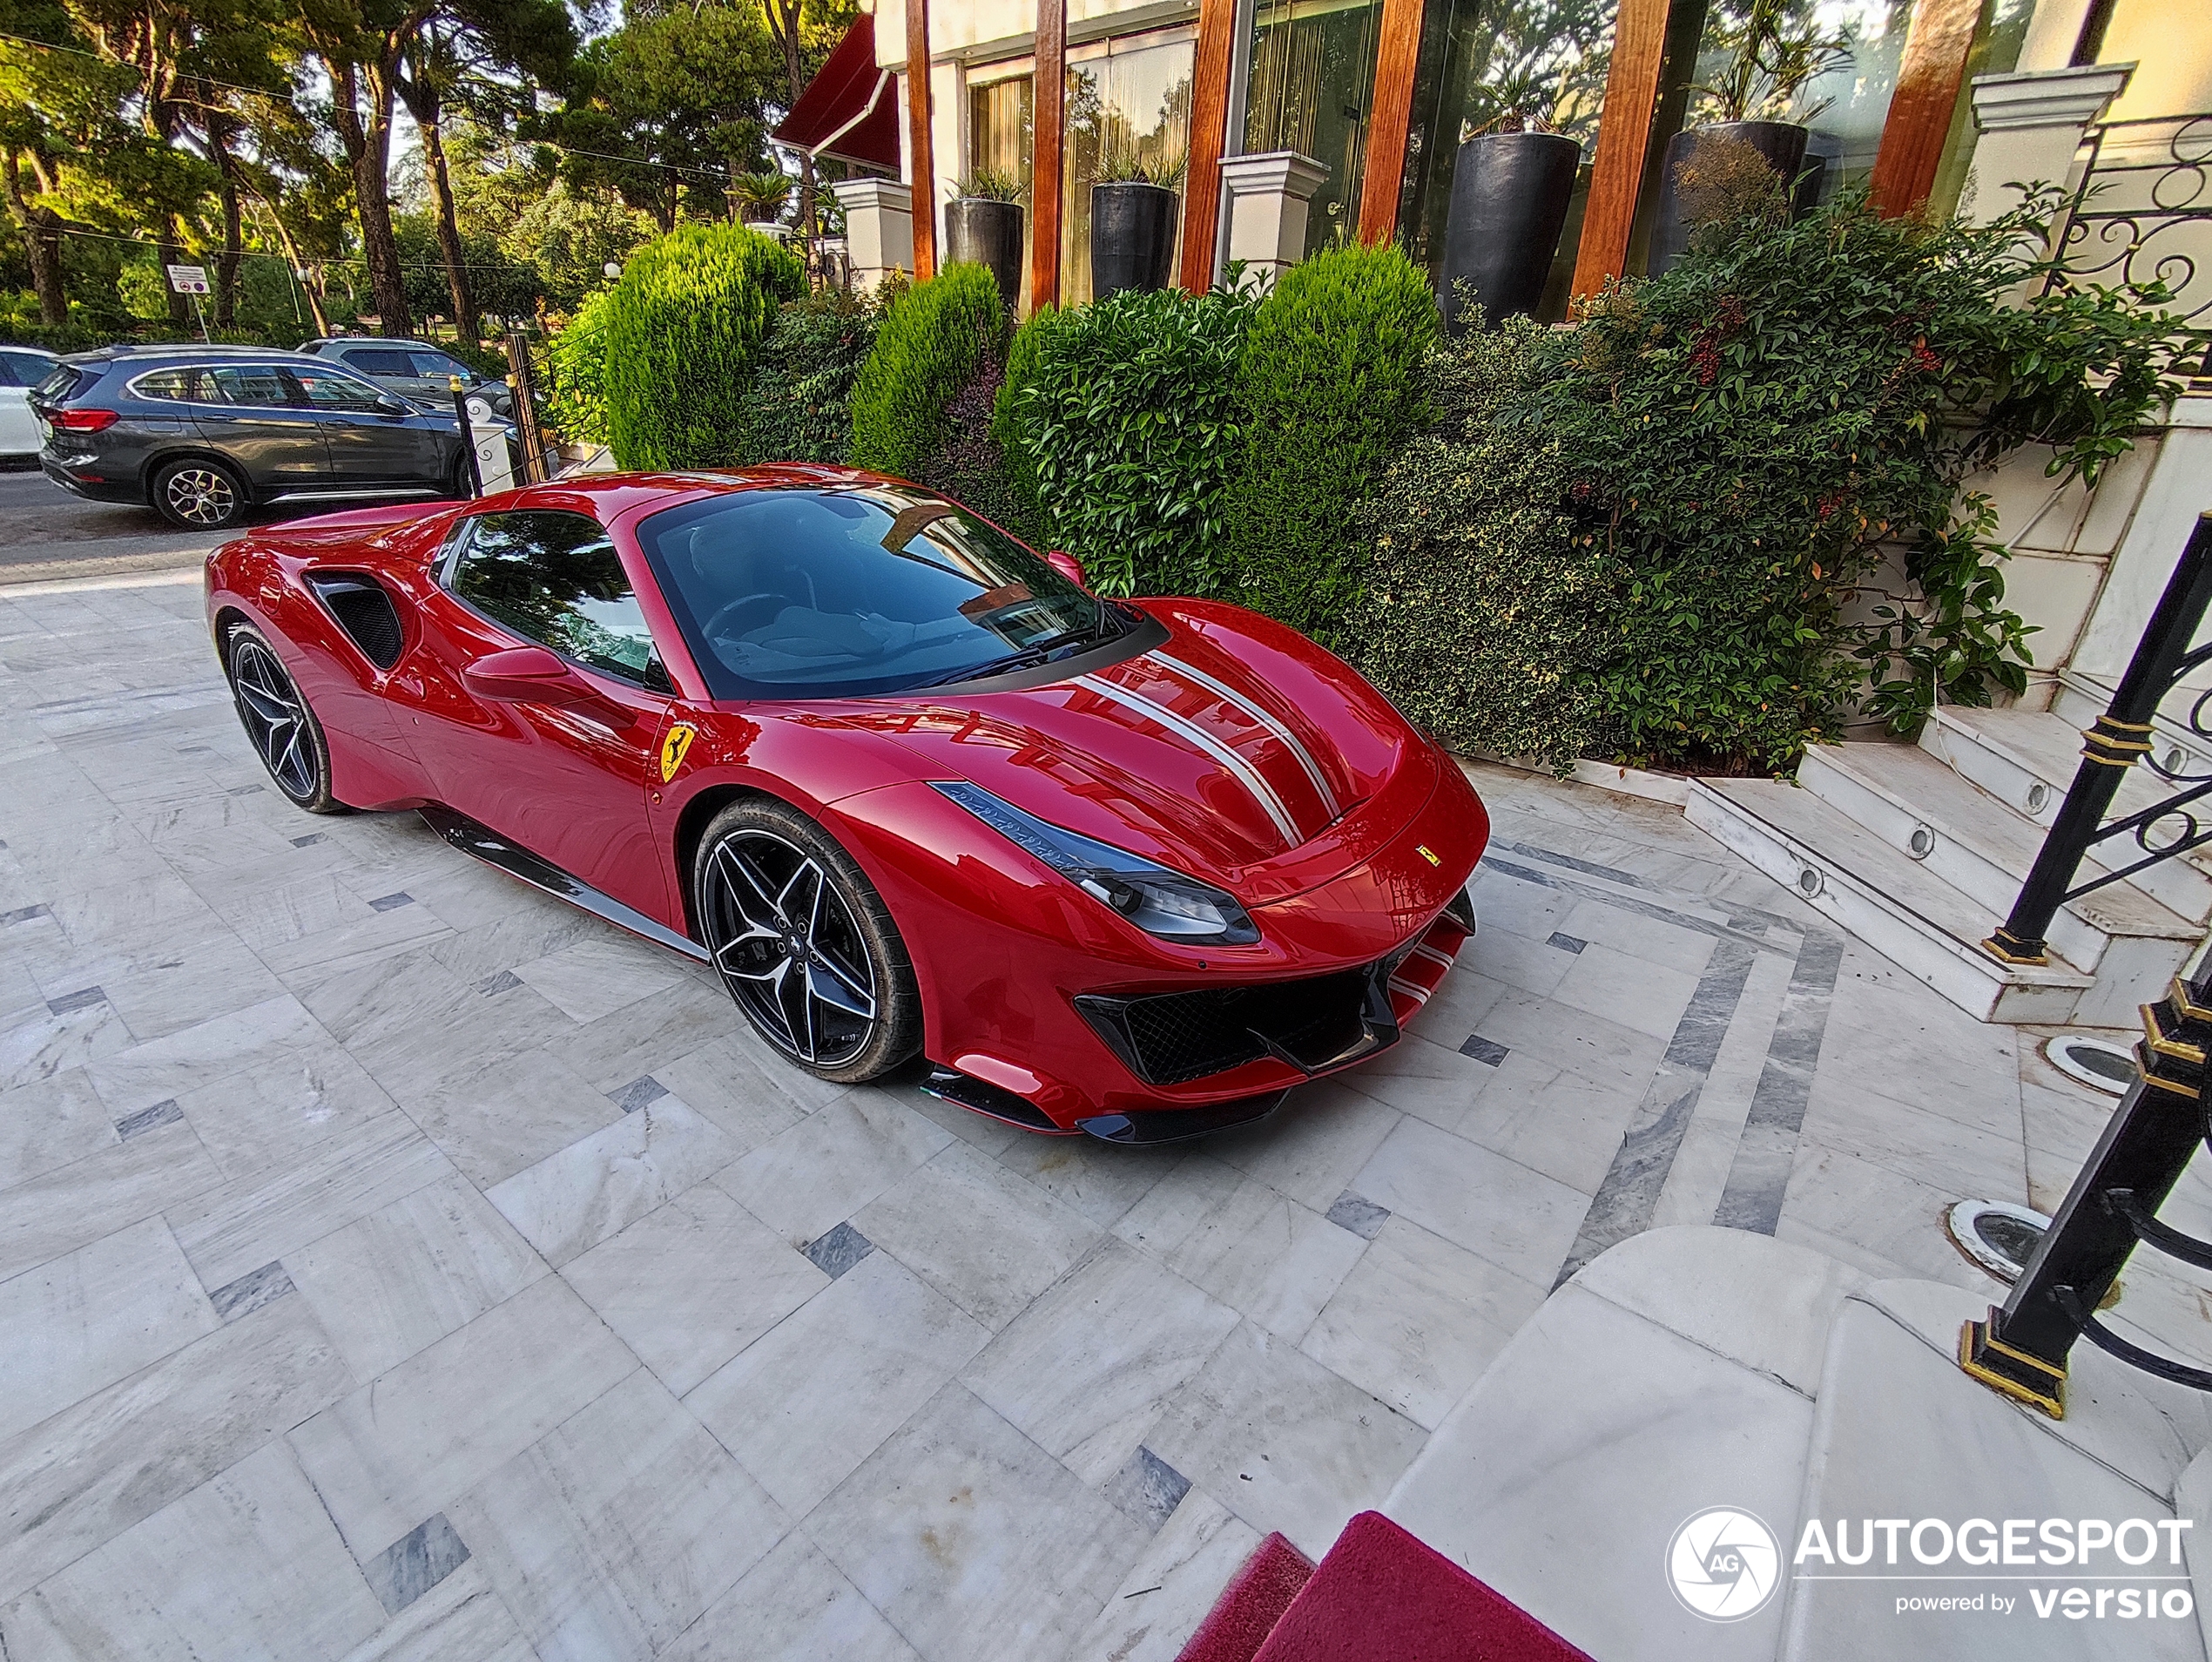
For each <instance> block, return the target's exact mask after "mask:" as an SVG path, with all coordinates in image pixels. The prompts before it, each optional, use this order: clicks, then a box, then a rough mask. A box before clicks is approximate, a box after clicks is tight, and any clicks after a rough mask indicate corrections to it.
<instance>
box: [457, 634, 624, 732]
mask: <svg viewBox="0 0 2212 1662" xmlns="http://www.w3.org/2000/svg"><path fill="white" fill-rule="evenodd" d="M461 682H462V686H465V687H467V688H468V689H469V692H473V693H474V694H475V696H476V697H478V698H480V699H491V700H492V701H494V702H496V703H500V704H551V705H557V706H561V707H562V708H564V709H571V710H583V711H585V712H586V713H590V714H591V715H594V716H597V717H598V718H599V719H600V720H604V721H610V722H613V723H615V724H616V725H618V726H629V725H630V713H629V712H628V711H627V710H624V708H623V707H622V706H620V705H618V704H616V703H615V702H614V701H613V700H612V699H608V698H606V697H604V695H602V694H601V693H600V692H599V691H598V690H597V688H595V687H594V686H592V685H591V683H590V682H589V681H587V680H585V679H583V677H582V676H581V675H578V674H577V672H576V671H575V670H574V669H573V668H571V667H570V665H567V664H565V663H563V661H562V660H561V659H559V658H558V657H556V655H555V654H554V653H552V652H548V651H546V649H545V648H544V647H543V646H515V647H510V648H509V649H508V650H507V651H506V652H492V653H489V654H488V655H487V656H485V657H482V658H480V659H477V660H476V661H475V663H473V664H471V665H469V666H468V667H467V668H465V669H463V670H462V672H461Z"/></svg>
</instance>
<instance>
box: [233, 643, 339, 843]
mask: <svg viewBox="0 0 2212 1662" xmlns="http://www.w3.org/2000/svg"><path fill="white" fill-rule="evenodd" d="M223 672H224V673H225V675H226V676H227V677H228V678H229V680H230V684H231V699H232V702H233V703H234V704H236V705H237V706H238V719H239V725H240V726H243V727H244V728H245V729H246V742H247V743H248V744H250V745H252V746H253V753H254V754H255V755H256V756H258V757H260V759H261V766H262V767H266V768H267V769H268V772H269V778H270V780H272V781H273V783H274V784H275V786H276V787H277V789H279V790H280V791H282V792H283V793H284V794H285V799H286V800H287V801H289V802H290V803H291V804H292V805H293V807H301V808H305V809H307V812H308V813H310V814H350V813H352V812H353V810H352V809H351V808H349V807H347V806H346V805H345V804H344V803H343V802H341V801H339V800H338V799H337V798H336V797H334V796H333V795H332V794H330V746H329V743H328V742H327V740H325V739H324V738H323V734H322V723H321V722H320V721H318V720H315V713H314V710H313V709H312V708H310V707H309V706H308V704H307V699H306V698H305V697H304V696H303V695H302V694H301V692H300V689H299V687H298V686H294V685H293V679H292V676H291V674H290V672H288V671H287V670H286V668H285V667H284V660H283V659H280V658H279V657H278V656H277V654H276V648H274V647H273V646H272V645H269V641H268V637H267V636H266V635H264V634H263V633H262V632H260V630H258V629H256V628H255V627H254V626H253V625H252V624H246V623H241V624H233V625H231V631H230V633H229V634H228V635H227V636H226V637H225V638H224V642H223Z"/></svg>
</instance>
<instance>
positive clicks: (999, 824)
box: [932, 780, 1259, 946]
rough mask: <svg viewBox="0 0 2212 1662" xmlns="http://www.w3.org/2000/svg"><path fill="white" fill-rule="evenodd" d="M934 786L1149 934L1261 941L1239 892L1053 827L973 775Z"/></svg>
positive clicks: (1192, 940) (1219, 942)
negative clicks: (1226, 890)
mask: <svg viewBox="0 0 2212 1662" xmlns="http://www.w3.org/2000/svg"><path fill="white" fill-rule="evenodd" d="M932 786H933V788H934V789H935V790H937V791H939V792H941V794H944V795H946V796H948V797H949V798H951V799H952V800H953V801H955V802H957V803H959V804H960V805H961V807H964V808H966V809H967V810H968V812H969V813H970V814H974V816H975V817H976V818H977V819H979V820H981V821H983V823H984V824H985V825H988V826H989V827H990V828H991V829H992V830H994V831H995V832H997V833H998V834H1000V835H1001V836H1002V837H1004V838H1005V839H1006V840H1007V841H1008V842H1011V843H1013V844H1014V845H1015V847H1016V848H1021V849H1022V850H1023V851H1024V852H1026V853H1028V854H1033V855H1035V856H1036V857H1037V858H1038V859H1040V860H1042V861H1044V863H1045V864H1046V865H1048V866H1049V867H1051V868H1053V869H1054V870H1055V871H1056V872H1058V873H1059V874H1060V875H1062V876H1063V877H1065V878H1066V879H1067V880H1068V881H1069V882H1071V883H1073V884H1075V886H1076V888H1080V889H1082V891H1083V893H1084V894H1086V895H1089V896H1090V897H1091V898H1092V899H1093V900H1095V901H1097V902H1100V903H1101V904H1102V905H1105V906H1110V907H1111V908H1113V909H1114V910H1116V912H1119V913H1120V914H1121V915H1123V917H1125V918H1127V919H1128V920H1129V921H1130V922H1132V923H1134V924H1136V927H1137V928H1138V929H1143V931H1144V932H1145V933H1146V934H1147V935H1157V936H1159V937H1160V938H1161V939H1162V940H1163V941H1176V942H1182V943H1184V944H1185V945H1190V946H1250V945H1251V943H1252V942H1255V941H1257V940H1258V939H1259V929H1258V926H1257V925H1256V924H1254V923H1253V922H1252V920H1251V915H1250V914H1248V913H1247V912H1246V911H1245V910H1244V907H1243V906H1241V905H1239V904H1238V901H1237V897H1236V896H1235V895H1231V894H1226V893H1224V891H1223V890H1221V889H1218V888H1215V887H1214V886H1213V885H1212V884H1211V883H1202V882H1199V881H1198V880H1197V878H1195V877H1186V876H1184V875H1183V874H1182V873H1181V872H1179V871H1170V870H1169V869H1168V868H1166V867H1165V866H1158V865H1155V864H1153V863H1152V861H1149V860H1144V859H1140V858H1139V857H1138V856H1137V855H1133V854H1130V853H1128V852H1127V851H1126V850H1124V849H1121V848H1115V847H1113V846H1112V845H1111V844H1110V843H1104V842H1094V841H1092V840H1091V839H1090V838H1089V837H1085V836H1078V835H1077V834H1076V833H1074V832H1073V831H1063V830H1062V829H1061V828H1060V827H1058V826H1056V825H1048V824H1046V823H1045V822H1044V821H1042V820H1040V819H1038V818H1037V817H1036V816H1035V814H1024V813H1023V812H1022V810H1021V809H1020V808H1018V807H1015V806H1014V805H1013V804H1012V803H1011V802H1006V801H1001V800H1000V799H999V798H997V797H995V796H994V795H992V794H990V792H988V791H987V790H985V789H984V788H983V787H981V786H980V785H971V784H969V783H968V781H967V780H950V781H946V780H933V781H932Z"/></svg>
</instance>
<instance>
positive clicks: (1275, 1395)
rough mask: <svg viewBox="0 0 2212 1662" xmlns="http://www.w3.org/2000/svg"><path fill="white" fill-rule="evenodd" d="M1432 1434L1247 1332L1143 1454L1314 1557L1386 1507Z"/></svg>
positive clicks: (1163, 1420)
mask: <svg viewBox="0 0 2212 1662" xmlns="http://www.w3.org/2000/svg"><path fill="white" fill-rule="evenodd" d="M1426 1435H1427V1434H1426V1432H1424V1431H1423V1430H1422V1429H1421V1428H1420V1426H1418V1425H1416V1424H1414V1423H1413V1421H1411V1420H1409V1419H1407V1418H1406V1417H1405V1416H1404V1415H1401V1414H1399V1412H1398V1411H1397V1410H1396V1409H1393V1408H1392V1407H1390V1406H1389V1404H1387V1403H1386V1402H1379V1401H1377V1400H1376V1399H1375V1398H1374V1397H1372V1396H1371V1395H1368V1394H1367V1393H1366V1392H1365V1391H1363V1390H1361V1389H1359V1388H1358V1387H1357V1386H1354V1385H1351V1384H1348V1383H1346V1382H1345V1381H1344V1380H1343V1379H1341V1378H1339V1376H1338V1375H1335V1374H1333V1373H1332V1372H1330V1371H1329V1370H1328V1369H1327V1368H1324V1367H1323V1366H1322V1365H1321V1364H1320V1363H1319V1362H1317V1361H1314V1360H1313V1359H1312V1357H1311V1356H1308V1355H1305V1354H1304V1353H1303V1352H1301V1351H1299V1350H1298V1349H1297V1348H1295V1347H1293V1346H1292V1345H1291V1344H1290V1343H1289V1342H1288V1341H1285V1340H1281V1339H1277V1338H1274V1337H1272V1336H1271V1335H1270V1334H1265V1333H1263V1332H1262V1331H1261V1330H1260V1329H1259V1328H1256V1327H1254V1326H1252V1324H1251V1323H1250V1322H1248V1321H1247V1322H1240V1323H1239V1324H1238V1327H1237V1328H1236V1329H1235V1330H1234V1331H1233V1332H1232V1333H1231V1334H1230V1335H1229V1337H1228V1338H1227V1339H1225V1340H1224V1341H1222V1345H1221V1348H1220V1349H1218V1350H1217V1351H1215V1352H1214V1354H1213V1355H1212V1356H1211V1358H1210V1359H1209V1360H1208V1361H1207V1362H1206V1365H1205V1366H1204V1368H1200V1369H1199V1370H1198V1373H1197V1377H1195V1378H1194V1379H1192V1380H1191V1382H1190V1383H1189V1384H1188V1385H1185V1386H1184V1388H1182V1389H1181V1390H1180V1391H1178V1392H1177V1393H1176V1394H1175V1395H1174V1396H1173V1397H1171V1398H1170V1399H1169V1401H1168V1404H1167V1407H1166V1409H1165V1410H1164V1411H1163V1413H1162V1415H1161V1416H1160V1420H1159V1422H1158V1423H1157V1424H1156V1425H1155V1426H1154V1427H1153V1428H1152V1429H1151V1430H1150V1432H1149V1433H1147V1434H1146V1437H1145V1447H1147V1448H1148V1449H1151V1450H1152V1452H1153V1453H1154V1454H1156V1455H1157V1456H1159V1457H1160V1458H1161V1459H1163V1460H1164V1461H1166V1462H1167V1463H1169V1464H1170V1465H1171V1466H1173V1467H1174V1468H1175V1469H1177V1471H1179V1472H1181V1473H1182V1474H1183V1475H1184V1476H1186V1477H1188V1478H1190V1481H1191V1482H1192V1483H1195V1484H1197V1486H1198V1487H1199V1488H1200V1489H1203V1490H1205V1491H1206V1492H1207V1493H1208V1494H1210V1495H1211V1496H1214V1497H1215V1498H1216V1499H1217V1500H1218V1501H1220V1502H1221V1503H1222V1504H1223V1505H1224V1506H1226V1507H1228V1508H1229V1510H1231V1511H1233V1512H1235V1513H1236V1514H1237V1516H1238V1517H1241V1518H1242V1519H1244V1522H1245V1523H1247V1524H1250V1525H1251V1527H1252V1528H1253V1529H1255V1530H1258V1531H1259V1532H1260V1533H1261V1534H1263V1535H1264V1534H1266V1533H1268V1532H1269V1531H1270V1530H1281V1531H1282V1532H1283V1533H1284V1534H1285V1535H1286V1536H1288V1537H1290V1538H1291V1541H1293V1542H1294V1543H1296V1544H1297V1545H1298V1549H1299V1550H1300V1551H1303V1552H1305V1554H1306V1555H1307V1556H1308V1557H1313V1558H1318V1557H1320V1556H1321V1554H1322V1553H1323V1552H1324V1551H1326V1550H1327V1548H1328V1545H1329V1544H1330V1543H1331V1542H1332V1541H1334V1540H1335V1539H1336V1538H1337V1535H1338V1533H1339V1531H1340V1530H1342V1529H1343V1528H1344V1526H1345V1522H1346V1520H1348V1519H1349V1518H1350V1517H1352V1514H1353V1513H1354V1512H1358V1511H1362V1510H1366V1509H1367V1508H1369V1507H1372V1506H1375V1505H1378V1504H1379V1503H1380V1502H1381V1500H1382V1498H1383V1496H1384V1495H1385V1494H1386V1493H1387V1492H1388V1490H1389V1489H1390V1486H1391V1484H1392V1483H1393V1482H1395V1481H1396V1480H1397V1477H1398V1475H1399V1473H1400V1472H1402V1471H1404V1470H1405V1469H1406V1464H1407V1463H1409V1462H1410V1461H1411V1460H1412V1459H1413V1456H1414V1455H1415V1454H1417V1453H1418V1452H1419V1451H1420V1447H1421V1444H1422V1442H1423V1441H1424V1440H1425V1439H1426Z"/></svg>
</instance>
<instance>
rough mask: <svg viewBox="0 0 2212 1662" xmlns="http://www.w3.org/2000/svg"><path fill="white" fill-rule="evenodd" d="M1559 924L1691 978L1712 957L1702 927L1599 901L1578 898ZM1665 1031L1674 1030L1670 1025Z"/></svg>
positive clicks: (1582, 937)
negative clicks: (1688, 925) (1691, 926)
mask: <svg viewBox="0 0 2212 1662" xmlns="http://www.w3.org/2000/svg"><path fill="white" fill-rule="evenodd" d="M1559 927H1560V929H1561V931H1562V932H1563V933H1565V934H1568V935H1571V936H1575V937H1576V938H1577V939H1578V940H1583V941H1588V942H1593V943H1594V944H1597V945H1602V946H1606V947H1609V948H1611V949H1613V950H1614V951H1615V952H1616V953H1618V954H1620V955H1621V956H1624V957H1629V958H1633V959H1635V961H1637V962H1638V963H1649V964H1651V965H1654V966H1663V967H1665V968H1667V969H1674V970H1677V971H1679V972H1681V973H1682V974H1683V975H1686V976H1689V977H1690V979H1692V980H1693V981H1694V980H1696V978H1697V977H1698V976H1701V975H1703V973H1704V971H1705V964H1706V961H1707V960H1708V959H1710V957H1711V956H1713V937H1712V936H1710V935H1708V934H1706V933H1704V931H1703V930H1702V929H1690V928H1687V927H1685V926H1683V925H1682V924H1680V923H1670V922H1666V921H1664V920H1663V919H1661V918H1656V917H1649V916H1646V915H1642V914H1640V913H1636V912H1632V911H1628V910H1625V909H1622V908H1621V907H1618V906H1613V905H1608V903H1607V902H1604V901H1600V900H1581V901H1577V902H1575V905H1574V908H1573V909H1572V910H1570V911H1569V912H1568V914H1567V916H1566V918H1565V920H1564V921H1563V922H1561V924H1560V925H1559ZM1672 1030H1673V1029H1672V1027H1671V1025H1670V1026H1669V1032H1671V1031H1672Z"/></svg>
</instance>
